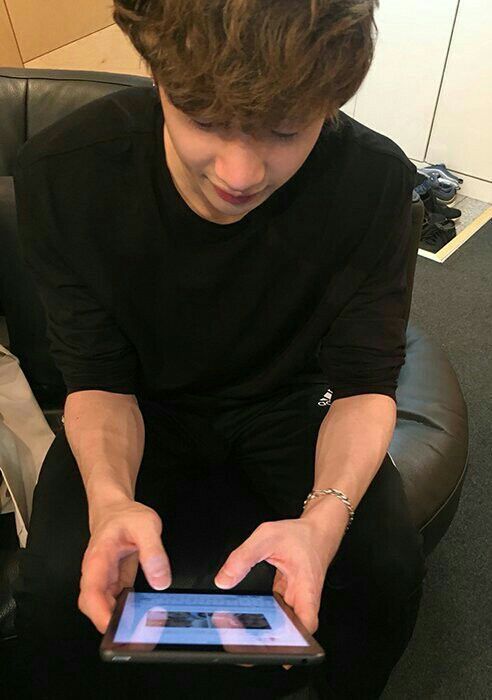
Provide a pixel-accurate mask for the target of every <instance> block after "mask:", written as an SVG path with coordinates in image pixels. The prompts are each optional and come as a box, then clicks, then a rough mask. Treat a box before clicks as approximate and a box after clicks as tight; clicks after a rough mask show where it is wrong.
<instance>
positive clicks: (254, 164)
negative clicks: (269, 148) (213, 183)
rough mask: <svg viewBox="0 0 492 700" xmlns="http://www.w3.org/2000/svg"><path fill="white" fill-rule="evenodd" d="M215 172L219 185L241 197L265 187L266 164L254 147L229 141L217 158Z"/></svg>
mask: <svg viewBox="0 0 492 700" xmlns="http://www.w3.org/2000/svg"><path fill="white" fill-rule="evenodd" d="M215 174H216V177H217V184H218V186H219V187H223V189H225V190H227V191H228V192H230V193H232V194H233V195H236V196H238V197H239V196H241V195H248V194H253V193H254V192H258V191H259V190H261V189H263V185H262V183H264V182H265V165H264V162H263V158H262V157H261V156H260V154H259V153H258V152H257V151H256V150H255V149H254V148H253V147H251V146H249V145H247V144H245V143H243V142H240V143H237V142H236V143H229V144H227V145H226V146H225V147H224V149H223V151H222V152H221V154H220V156H218V157H217V158H216V160H215ZM219 183H222V184H219Z"/></svg>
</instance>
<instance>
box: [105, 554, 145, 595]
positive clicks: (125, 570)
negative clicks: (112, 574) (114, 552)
mask: <svg viewBox="0 0 492 700" xmlns="http://www.w3.org/2000/svg"><path fill="white" fill-rule="evenodd" d="M137 571H138V552H134V553H133V554H130V556H127V557H125V558H124V559H121V560H120V562H119V577H118V580H117V581H115V582H114V583H112V584H111V585H110V587H109V591H110V593H111V595H113V596H114V597H115V598H116V597H117V596H118V595H119V594H120V593H121V591H122V590H123V588H133V586H134V584H135V578H136V576H137Z"/></svg>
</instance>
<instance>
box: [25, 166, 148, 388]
mask: <svg viewBox="0 0 492 700" xmlns="http://www.w3.org/2000/svg"><path fill="white" fill-rule="evenodd" d="M45 184H46V181H45V175H44V172H43V169H42V168H41V167H40V164H39V163H34V164H32V163H31V164H29V163H28V164H25V165H22V163H21V161H20V159H18V161H17V164H16V167H15V171H14V187H15V195H16V206H17V222H18V231H19V239H20V247H21V253H22V257H23V260H24V262H25V264H26V265H27V266H28V268H29V269H30V271H31V274H32V275H33V278H34V282H35V285H36V288H37V291H38V294H39V296H40V299H41V302H42V305H43V307H44V310H45V312H46V321H47V330H46V334H47V338H48V340H49V343H50V351H51V355H52V357H53V360H54V362H55V364H56V365H57V367H58V368H59V370H60V372H61V373H62V376H63V379H64V382H65V385H66V389H67V395H68V394H71V393H73V392H75V391H81V390H88V389H101V390H104V391H111V392H117V393H122V394H134V393H136V390H137V380H136V372H137V366H138V357H137V352H136V349H135V347H134V346H133V345H132V343H131V342H129V340H128V339H127V338H126V337H125V336H124V334H123V333H122V332H121V330H120V329H119V328H118V326H117V325H116V323H115V321H114V319H113V318H112V317H111V314H110V313H109V312H108V311H107V310H106V309H104V308H103V307H102V306H101V305H100V304H99V303H98V301H97V299H96V298H94V296H93V294H91V291H90V290H89V289H88V288H87V287H86V286H85V285H84V283H83V281H82V280H81V279H80V277H81V276H80V275H77V273H76V271H75V270H74V269H73V268H74V266H73V264H70V262H69V256H68V255H66V251H64V245H63V243H62V241H63V238H62V236H61V235H60V233H59V231H58V230H57V225H56V217H55V216H54V215H53V208H52V207H51V206H50V196H49V188H46V187H45ZM67 206H69V203H67ZM65 247H66V244H65Z"/></svg>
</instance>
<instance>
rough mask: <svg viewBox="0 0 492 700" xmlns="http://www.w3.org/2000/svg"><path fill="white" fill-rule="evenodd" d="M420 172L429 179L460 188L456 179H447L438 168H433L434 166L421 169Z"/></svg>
mask: <svg viewBox="0 0 492 700" xmlns="http://www.w3.org/2000/svg"><path fill="white" fill-rule="evenodd" d="M420 172H421V173H422V174H423V175H427V176H428V177H431V176H434V177H437V178H438V180H439V182H441V183H443V184H445V185H454V186H455V187H457V188H458V189H459V188H460V182H459V180H458V178H455V177H448V176H447V175H444V174H443V172H442V170H440V168H435V167H434V166H429V167H427V168H421V169H420Z"/></svg>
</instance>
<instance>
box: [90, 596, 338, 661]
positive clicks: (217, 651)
mask: <svg viewBox="0 0 492 700" xmlns="http://www.w3.org/2000/svg"><path fill="white" fill-rule="evenodd" d="M130 592H138V591H134V589H133V588H124V589H123V590H122V592H121V593H120V595H119V596H118V598H117V601H116V606H115V608H114V610H113V614H112V616H111V620H110V622H109V625H108V628H107V630H106V632H105V634H104V636H103V639H102V641H101V645H100V647H99V653H100V656H101V658H102V659H103V661H112V662H131V661H136V662H143V663H145V662H148V663H152V662H155V663H198V664H208V663H219V664H220V663H224V664H237V663H252V664H292V665H298V664H312V663H322V662H323V661H324V658H325V654H324V651H323V649H322V647H321V646H320V645H319V644H318V642H317V641H316V640H315V639H314V637H312V636H311V635H310V634H309V632H308V631H307V630H306V628H305V627H304V625H303V624H302V623H301V621H300V620H299V618H298V617H297V615H296V614H295V613H294V611H293V610H292V608H290V607H289V606H288V605H287V604H286V603H285V601H284V600H283V598H282V597H281V596H280V595H279V594H278V593H276V592H272V591H258V590H254V591H248V590H233V589H228V590H222V589H218V590H212V591H211V590H206V589H189V588H187V589H185V588H171V589H166V590H165V591H162V593H187V594H198V595H199V594H206V595H224V594H226V595H227V594H232V595H262V596H265V595H272V596H273V597H274V598H275V600H276V601H277V603H278V604H279V605H280V607H281V608H282V610H283V611H284V612H285V614H286V615H287V617H288V618H289V619H290V620H291V622H292V624H293V625H294V626H295V627H296V629H297V630H298V631H299V633H300V634H301V635H302V636H303V637H304V639H305V640H306V642H307V646H302V647H296V646H258V645H254V646H246V645H244V646H243V645H235V646H237V647H239V646H241V651H228V650H227V649H226V648H224V646H223V645H222V644H145V643H142V644H137V643H134V642H115V641H114V636H115V634H116V630H117V628H118V623H119V620H120V617H121V614H122V612H123V608H124V605H125V602H126V599H127V597H128V594H129V593H130ZM144 592H145V593H149V592H151V593H157V594H159V593H160V592H161V591H142V593H144Z"/></svg>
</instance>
